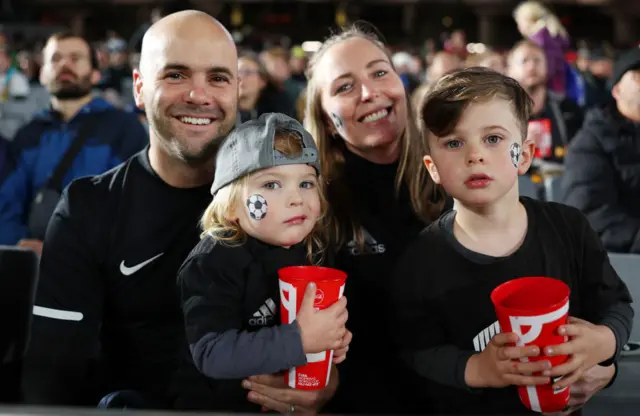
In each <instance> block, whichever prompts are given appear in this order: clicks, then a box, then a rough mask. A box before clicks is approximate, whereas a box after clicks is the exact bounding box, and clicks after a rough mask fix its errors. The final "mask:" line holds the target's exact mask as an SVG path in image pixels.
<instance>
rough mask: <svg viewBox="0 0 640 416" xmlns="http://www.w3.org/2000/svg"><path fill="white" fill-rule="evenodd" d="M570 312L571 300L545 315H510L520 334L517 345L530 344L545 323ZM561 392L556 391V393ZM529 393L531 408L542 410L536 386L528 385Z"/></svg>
mask: <svg viewBox="0 0 640 416" xmlns="http://www.w3.org/2000/svg"><path fill="white" fill-rule="evenodd" d="M568 313H569V302H567V303H566V304H565V305H563V306H562V307H561V308H559V309H557V310H555V311H553V312H549V313H547V314H544V315H538V316H510V317H509V321H510V322H511V330H512V331H513V332H515V333H516V334H518V342H517V343H516V345H518V346H519V347H522V346H524V345H526V344H530V343H531V342H533V341H534V340H535V339H536V338H538V337H539V336H540V333H541V332H542V327H543V326H544V324H548V323H551V322H554V321H557V320H558V319H560V318H562V317H563V316H565V315H567V314H568ZM523 326H530V327H531V329H529V332H527V333H526V334H523V333H522V327H523ZM520 361H521V362H527V361H528V360H527V358H526V357H525V358H521V359H520ZM557 393H559V392H556V394H557ZM527 395H528V396H529V404H530V405H531V410H533V411H534V412H542V408H541V406H540V398H539V397H538V391H537V390H536V386H527Z"/></svg>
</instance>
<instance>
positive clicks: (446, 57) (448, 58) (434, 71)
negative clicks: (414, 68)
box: [427, 51, 462, 84]
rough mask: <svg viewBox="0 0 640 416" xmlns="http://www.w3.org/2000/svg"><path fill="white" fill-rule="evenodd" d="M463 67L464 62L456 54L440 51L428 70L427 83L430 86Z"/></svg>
mask: <svg viewBox="0 0 640 416" xmlns="http://www.w3.org/2000/svg"><path fill="white" fill-rule="evenodd" d="M460 67H462V60H461V59H460V57H459V56H458V55H456V54H453V53H451V52H446V51H440V52H438V53H436V55H435V56H434V57H433V62H432V63H431V65H430V66H429V68H427V82H428V83H429V84H431V83H433V82H436V81H437V80H439V79H440V78H441V77H442V76H443V75H444V74H447V73H449V72H451V71H453V70H455V69H458V68H460Z"/></svg>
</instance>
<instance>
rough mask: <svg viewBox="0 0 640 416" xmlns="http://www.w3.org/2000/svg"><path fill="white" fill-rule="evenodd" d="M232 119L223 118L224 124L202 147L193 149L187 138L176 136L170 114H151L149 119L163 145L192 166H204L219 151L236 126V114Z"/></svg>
mask: <svg viewBox="0 0 640 416" xmlns="http://www.w3.org/2000/svg"><path fill="white" fill-rule="evenodd" d="M233 114H234V117H232V118H230V119H224V118H221V119H219V120H221V121H222V124H220V125H219V126H218V128H217V129H216V131H215V132H214V133H213V135H212V137H211V138H209V140H207V141H206V142H205V144H204V145H202V147H201V148H200V149H192V148H190V146H189V145H188V144H187V141H188V139H187V140H180V139H178V138H177V137H176V134H175V132H174V131H173V128H172V126H171V120H170V118H169V116H162V117H161V116H157V115H155V114H153V115H151V118H150V119H149V126H150V129H151V130H153V131H155V133H156V136H157V137H158V139H160V141H161V142H162V143H161V145H162V146H163V147H164V148H165V149H166V150H167V151H168V152H170V153H171V154H172V155H174V156H175V157H177V158H178V159H180V160H182V161H183V162H184V163H185V164H187V165H188V166H192V167H199V166H202V165H203V164H204V163H208V162H209V161H210V160H211V159H212V158H213V157H214V156H215V154H216V153H217V152H218V149H219V148H220V145H221V144H222V142H223V141H224V139H225V138H226V137H227V135H228V134H229V133H230V132H231V130H232V129H233V127H234V126H235V114H236V111H235V110H234V111H233Z"/></svg>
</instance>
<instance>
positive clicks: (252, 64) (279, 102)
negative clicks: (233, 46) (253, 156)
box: [238, 52, 300, 122]
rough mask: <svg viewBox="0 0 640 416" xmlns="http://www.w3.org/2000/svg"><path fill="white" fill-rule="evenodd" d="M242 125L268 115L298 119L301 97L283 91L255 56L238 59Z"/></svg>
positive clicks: (247, 55) (249, 54)
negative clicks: (297, 107) (262, 115)
mask: <svg viewBox="0 0 640 416" xmlns="http://www.w3.org/2000/svg"><path fill="white" fill-rule="evenodd" d="M238 77H239V80H240V83H239V101H238V109H239V111H240V121H242V122H245V121H247V120H253V119H256V118H258V117H260V115H261V114H264V113H283V114H286V115H288V116H289V117H294V118H295V117H296V116H297V111H296V102H297V101H296V100H297V99H298V97H299V96H300V93H299V92H298V93H295V95H294V93H293V91H289V92H288V93H287V92H286V91H283V90H282V89H281V88H280V87H279V86H278V85H276V84H275V83H274V81H273V79H272V77H270V76H269V74H268V72H267V69H266V68H265V66H264V65H263V63H262V61H261V60H260V58H259V57H258V55H256V54H255V53H253V52H244V53H242V54H241V55H240V57H239V59H238Z"/></svg>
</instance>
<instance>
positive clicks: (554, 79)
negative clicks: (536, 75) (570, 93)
mask: <svg viewBox="0 0 640 416" xmlns="http://www.w3.org/2000/svg"><path fill="white" fill-rule="evenodd" d="M513 17H514V19H515V21H516V23H517V25H518V30H519V31H520V33H521V34H522V36H524V37H525V38H526V39H529V40H530V41H532V42H534V43H536V44H537V45H538V46H540V47H541V48H542V50H543V51H544V55H545V58H546V65H547V74H548V77H547V86H548V87H549V89H550V90H551V91H554V92H557V93H560V94H564V95H566V93H567V82H568V80H567V69H568V68H567V67H568V64H567V62H566V61H565V59H564V53H565V51H566V50H567V48H568V47H569V34H568V33H567V31H566V30H565V28H564V26H562V23H560V20H558V18H557V17H556V16H555V15H554V14H553V13H551V11H550V10H549V9H547V8H546V7H544V6H543V5H542V4H540V3H538V2H537V1H525V2H523V3H521V4H520V5H519V6H518V7H516V9H515V10H514V12H513Z"/></svg>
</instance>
